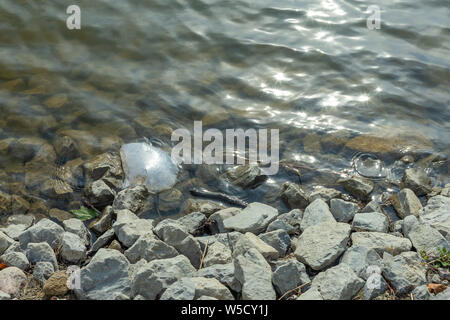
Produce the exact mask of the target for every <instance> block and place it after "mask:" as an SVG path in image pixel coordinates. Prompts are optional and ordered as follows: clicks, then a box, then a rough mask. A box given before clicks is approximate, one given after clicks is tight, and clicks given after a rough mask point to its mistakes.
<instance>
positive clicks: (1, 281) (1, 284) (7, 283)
mask: <svg viewBox="0 0 450 320" xmlns="http://www.w3.org/2000/svg"><path fill="white" fill-rule="evenodd" d="M26 283H27V276H26V275H25V273H24V272H23V271H22V270H20V269H19V268H16V267H8V268H5V269H3V270H1V271H0V291H3V292H4V293H7V294H9V295H11V296H16V295H18V294H19V292H20V290H21V289H22V288H23V287H24V286H25V284H26Z"/></svg>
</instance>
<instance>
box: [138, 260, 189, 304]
mask: <svg viewBox="0 0 450 320" xmlns="http://www.w3.org/2000/svg"><path fill="white" fill-rule="evenodd" d="M195 272H196V270H195V268H194V267H193V266H192V265H191V263H190V262H189V260H188V258H186V257H185V256H183V255H179V256H177V257H174V258H169V259H158V260H153V261H151V262H148V263H147V264H145V265H144V266H142V267H140V268H139V269H138V270H137V271H136V273H135V276H134V277H133V280H132V283H131V291H132V296H133V297H134V296H137V295H141V296H142V297H144V298H145V299H148V300H155V299H156V298H157V297H159V296H160V295H162V294H163V293H164V291H165V290H166V289H167V288H168V287H169V286H170V285H171V284H172V283H174V282H176V281H177V280H179V279H181V278H183V277H191V276H193V275H194V274H195Z"/></svg>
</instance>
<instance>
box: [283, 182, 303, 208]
mask: <svg viewBox="0 0 450 320" xmlns="http://www.w3.org/2000/svg"><path fill="white" fill-rule="evenodd" d="M281 200H283V202H284V203H285V204H286V206H287V207H289V208H290V209H304V208H306V206H307V205H308V204H309V198H308V195H307V194H306V192H305V191H303V189H302V188H301V187H300V186H298V185H296V184H294V183H291V182H286V183H285V184H283V191H282V192H281Z"/></svg>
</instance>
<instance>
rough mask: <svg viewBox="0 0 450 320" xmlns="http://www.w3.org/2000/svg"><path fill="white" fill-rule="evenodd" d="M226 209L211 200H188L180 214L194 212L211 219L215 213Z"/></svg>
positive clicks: (182, 206)
mask: <svg viewBox="0 0 450 320" xmlns="http://www.w3.org/2000/svg"><path fill="white" fill-rule="evenodd" d="M225 208H226V207H225V206H224V205H223V204H221V203H219V202H215V201H210V200H199V199H187V200H185V201H184V202H183V204H182V205H181V208H180V211H179V214H180V215H186V214H189V213H192V212H201V213H203V214H204V215H205V216H207V217H209V216H211V215H212V214H213V213H215V212H217V211H219V210H223V209H225Z"/></svg>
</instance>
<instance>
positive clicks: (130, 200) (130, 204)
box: [112, 185, 149, 213]
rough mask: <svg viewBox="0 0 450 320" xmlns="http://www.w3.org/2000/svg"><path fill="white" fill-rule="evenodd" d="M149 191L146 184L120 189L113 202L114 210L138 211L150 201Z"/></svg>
mask: <svg viewBox="0 0 450 320" xmlns="http://www.w3.org/2000/svg"><path fill="white" fill-rule="evenodd" d="M148 197H149V192H148V190H147V187H145V186H144V185H138V186H136V187H133V188H127V189H124V190H122V191H120V192H119V193H118V194H117V196H116V198H115V199H114V202H113V205H112V207H113V210H114V211H116V212H117V211H118V210H123V209H127V210H130V211H131V212H133V213H138V212H139V210H141V209H142V208H143V207H144V203H145V202H146V201H148V199H147V198H148Z"/></svg>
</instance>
